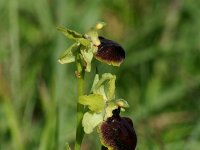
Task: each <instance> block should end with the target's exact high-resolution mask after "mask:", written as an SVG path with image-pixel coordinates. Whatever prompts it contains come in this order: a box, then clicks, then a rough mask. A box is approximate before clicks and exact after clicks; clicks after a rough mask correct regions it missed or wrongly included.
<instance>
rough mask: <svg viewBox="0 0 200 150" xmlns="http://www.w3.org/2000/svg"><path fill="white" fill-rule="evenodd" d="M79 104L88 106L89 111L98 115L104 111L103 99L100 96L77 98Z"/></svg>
mask: <svg viewBox="0 0 200 150" xmlns="http://www.w3.org/2000/svg"><path fill="white" fill-rule="evenodd" d="M79 103H80V104H82V105H86V106H88V108H89V109H90V110H91V111H94V112H96V113H100V112H102V111H103V110H104V105H105V102H104V99H103V96H102V95H99V94H90V95H83V96H80V97H79Z"/></svg>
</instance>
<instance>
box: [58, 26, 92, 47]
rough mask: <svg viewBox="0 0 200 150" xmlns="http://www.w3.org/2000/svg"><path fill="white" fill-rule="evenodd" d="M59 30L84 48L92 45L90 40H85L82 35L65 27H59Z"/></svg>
mask: <svg viewBox="0 0 200 150" xmlns="http://www.w3.org/2000/svg"><path fill="white" fill-rule="evenodd" d="M57 30H58V31H60V32H62V33H63V34H64V35H65V36H66V37H67V38H68V39H71V40H75V41H77V42H79V43H81V44H82V45H84V46H89V45H90V44H91V42H90V40H88V39H85V38H84V37H83V35H82V34H80V33H78V32H76V31H73V30H70V29H67V28H63V27H57Z"/></svg>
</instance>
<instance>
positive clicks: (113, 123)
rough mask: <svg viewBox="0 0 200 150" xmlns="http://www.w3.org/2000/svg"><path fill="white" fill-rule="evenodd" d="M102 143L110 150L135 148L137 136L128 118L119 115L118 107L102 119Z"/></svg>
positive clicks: (133, 149) (132, 149) (130, 149)
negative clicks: (111, 114) (105, 118)
mask: <svg viewBox="0 0 200 150" xmlns="http://www.w3.org/2000/svg"><path fill="white" fill-rule="evenodd" d="M99 132H100V139H101V142H102V144H103V145H104V146H105V147H107V148H108V149H112V150H135V147H136V144H137V136H136V133H135V130H134V127H133V122H132V120H131V119H130V118H127V117H120V116H119V109H117V110H114V111H113V116H112V117H110V118H108V119H107V120H106V121H104V122H103V123H102V124H101V125H100V127H99Z"/></svg>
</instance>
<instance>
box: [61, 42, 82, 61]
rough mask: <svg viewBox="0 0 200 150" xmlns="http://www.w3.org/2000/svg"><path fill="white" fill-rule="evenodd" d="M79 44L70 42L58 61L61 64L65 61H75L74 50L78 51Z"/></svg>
mask: <svg viewBox="0 0 200 150" xmlns="http://www.w3.org/2000/svg"><path fill="white" fill-rule="evenodd" d="M78 47H79V44H78V43H74V44H72V45H71V46H70V47H69V48H67V50H65V52H64V53H63V54H62V55H61V56H60V58H59V59H58V62H59V63H61V64H66V63H71V62H75V55H76V52H77V51H78Z"/></svg>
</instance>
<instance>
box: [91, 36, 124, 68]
mask: <svg viewBox="0 0 200 150" xmlns="http://www.w3.org/2000/svg"><path fill="white" fill-rule="evenodd" d="M99 40H100V42H101V44H100V45H99V46H98V50H97V52H96V53H95V55H94V56H95V58H96V59H97V60H99V61H102V62H104V63H107V64H109V65H113V66H119V65H120V64H121V63H122V62H123V60H124V59H125V51H124V49H123V48H122V47H121V46H120V45H119V44H118V43H116V42H114V41H111V40H108V39H105V38H103V37H99Z"/></svg>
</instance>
